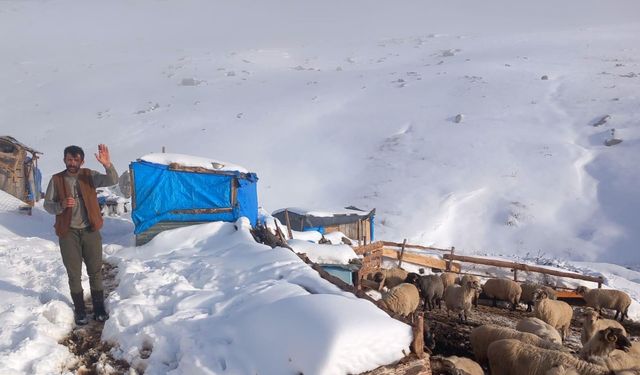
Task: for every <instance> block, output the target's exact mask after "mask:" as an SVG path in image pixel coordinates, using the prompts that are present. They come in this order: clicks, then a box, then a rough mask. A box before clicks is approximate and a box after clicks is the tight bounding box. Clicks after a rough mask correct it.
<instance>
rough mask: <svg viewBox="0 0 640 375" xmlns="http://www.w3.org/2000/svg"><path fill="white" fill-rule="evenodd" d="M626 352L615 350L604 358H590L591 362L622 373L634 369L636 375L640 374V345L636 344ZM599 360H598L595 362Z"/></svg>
mask: <svg viewBox="0 0 640 375" xmlns="http://www.w3.org/2000/svg"><path fill="white" fill-rule="evenodd" d="M627 350H628V352H627V351H625V350H620V349H615V350H613V351H611V353H609V355H608V356H604V357H593V356H592V357H590V358H589V360H590V361H593V362H595V363H597V364H601V365H603V366H605V367H607V368H609V369H611V370H615V371H621V370H628V369H632V370H635V371H636V372H635V374H640V343H638V342H634V343H633V344H632V345H631V347H630V348H628V349H627ZM595 359H597V360H595Z"/></svg>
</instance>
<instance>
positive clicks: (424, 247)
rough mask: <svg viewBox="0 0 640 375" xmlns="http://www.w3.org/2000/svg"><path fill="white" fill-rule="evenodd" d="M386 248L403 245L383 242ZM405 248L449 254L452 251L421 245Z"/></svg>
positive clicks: (408, 245)
mask: <svg viewBox="0 0 640 375" xmlns="http://www.w3.org/2000/svg"><path fill="white" fill-rule="evenodd" d="M381 242H382V243H383V244H384V246H389V247H402V244H401V243H398V242H389V241H381ZM405 247H406V248H407V249H418V250H433V251H442V252H445V253H448V252H450V251H451V249H440V248H438V247H431V246H421V245H411V244H406V245H405Z"/></svg>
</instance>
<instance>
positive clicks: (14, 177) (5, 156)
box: [0, 135, 42, 205]
mask: <svg viewBox="0 0 640 375" xmlns="http://www.w3.org/2000/svg"><path fill="white" fill-rule="evenodd" d="M38 155H42V153H41V152H39V151H36V150H34V149H33V148H31V147H29V146H27V145H25V144H23V143H20V142H18V141H17V140H16V139H15V138H13V137H10V136H6V135H5V136H0V189H1V190H3V191H5V192H7V193H9V194H11V195H13V196H14V197H16V198H18V199H20V200H21V201H23V202H25V203H28V204H30V205H33V204H34V202H37V201H38V200H40V198H42V197H41V194H40V193H41V190H40V187H41V182H42V174H41V173H40V170H39V169H38Z"/></svg>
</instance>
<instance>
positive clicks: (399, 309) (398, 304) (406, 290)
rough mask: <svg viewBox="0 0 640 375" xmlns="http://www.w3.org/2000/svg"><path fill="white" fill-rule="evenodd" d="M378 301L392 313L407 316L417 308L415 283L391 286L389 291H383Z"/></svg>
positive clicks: (417, 296) (417, 299)
mask: <svg viewBox="0 0 640 375" xmlns="http://www.w3.org/2000/svg"><path fill="white" fill-rule="evenodd" d="M378 303H379V304H380V306H381V307H382V308H384V309H386V310H389V311H391V312H393V313H394V314H399V315H402V316H408V315H410V314H412V313H413V312H414V311H416V309H417V308H418V304H420V295H419V293H418V288H416V286H415V285H413V284H408V283H402V284H400V285H397V286H395V287H393V288H391V290H390V291H389V292H387V293H384V294H383V295H382V299H381V300H380V301H378Z"/></svg>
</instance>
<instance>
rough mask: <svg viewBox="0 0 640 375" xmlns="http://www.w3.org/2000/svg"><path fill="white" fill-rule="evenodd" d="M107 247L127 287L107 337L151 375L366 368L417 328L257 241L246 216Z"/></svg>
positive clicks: (398, 349) (395, 351)
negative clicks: (147, 240)
mask: <svg viewBox="0 0 640 375" xmlns="http://www.w3.org/2000/svg"><path fill="white" fill-rule="evenodd" d="M108 251H109V252H111V253H112V256H111V258H110V259H109V260H110V261H112V262H116V263H117V264H118V267H119V274H118V279H119V286H118V288H117V289H116V291H115V293H113V294H112V295H111V296H110V297H109V300H108V305H109V310H110V312H111V319H109V320H108V321H107V323H106V324H105V329H104V332H103V339H104V340H109V341H114V342H117V343H118V345H119V348H120V351H119V353H117V354H119V355H120V356H121V357H123V358H124V359H126V360H127V361H129V362H130V363H131V364H132V366H134V367H136V368H139V369H145V374H165V373H167V372H169V371H172V373H173V374H194V373H205V372H213V373H218V372H222V371H226V372H227V373H233V374H254V373H257V372H260V373H265V374H290V373H305V374H346V373H360V372H363V371H367V370H370V369H373V368H376V367H378V366H380V365H382V364H387V363H391V362H393V361H396V360H398V359H400V358H402V357H403V356H404V355H403V350H404V351H405V352H408V347H409V343H410V341H411V337H412V334H411V328H410V327H409V326H407V325H405V324H403V323H401V322H398V321H396V320H394V319H392V318H390V317H389V316H388V315H386V314H385V313H384V312H382V311H381V310H379V309H378V308H377V307H375V306H374V305H373V304H371V303H370V302H368V301H364V300H360V299H357V298H355V297H354V296H353V295H351V294H350V293H345V292H342V291H341V290H339V289H338V288H337V287H335V286H334V285H333V284H330V283H329V282H327V281H325V280H323V279H321V278H320V277H319V275H318V274H317V273H316V272H315V271H313V270H312V269H311V268H309V267H308V266H307V265H306V264H304V263H303V262H302V261H301V260H300V259H299V258H298V257H297V256H296V255H295V254H294V253H292V252H291V251H289V250H287V249H283V248H276V249H271V248H269V247H267V246H264V245H260V244H257V243H256V242H255V241H254V240H253V238H252V236H251V234H250V233H249V225H248V222H247V221H245V220H244V219H240V220H239V221H238V222H236V223H235V225H234V224H233V223H210V224H203V225H198V226H191V227H186V228H181V229H177V230H173V231H168V232H164V233H161V234H160V235H158V236H157V237H156V238H154V239H153V240H152V241H151V242H150V243H149V244H147V245H145V246H142V247H138V248H120V249H116V248H115V247H110V248H109V249H108Z"/></svg>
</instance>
